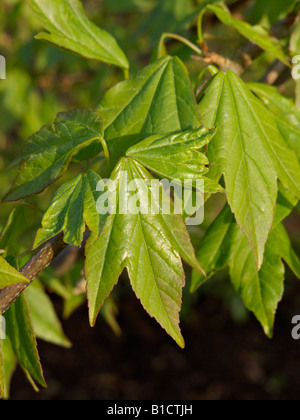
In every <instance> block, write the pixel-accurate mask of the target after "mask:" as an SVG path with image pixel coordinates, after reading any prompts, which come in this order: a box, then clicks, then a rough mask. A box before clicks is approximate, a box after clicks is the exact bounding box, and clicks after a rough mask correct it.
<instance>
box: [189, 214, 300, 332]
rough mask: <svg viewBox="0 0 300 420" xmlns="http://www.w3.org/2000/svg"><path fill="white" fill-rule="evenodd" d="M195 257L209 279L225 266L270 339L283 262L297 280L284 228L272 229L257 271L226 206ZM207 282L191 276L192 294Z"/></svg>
mask: <svg viewBox="0 0 300 420" xmlns="http://www.w3.org/2000/svg"><path fill="white" fill-rule="evenodd" d="M197 257H198V261H199V263H200V264H201V265H202V266H203V268H204V269H205V270H206V273H207V276H208V277H210V276H212V275H213V274H214V273H215V272H216V271H219V270H221V269H223V268H225V267H226V266H229V267H230V278H231V282H232V284H233V286H234V287H235V289H236V291H237V292H238V293H239V295H240V296H241V298H242V300H243V302H244V304H245V306H246V307H247V308H248V309H249V310H250V311H252V312H253V313H254V314H255V316H256V318H257V319H258V320H259V322H260V323H261V325H262V326H263V328H264V331H265V333H266V334H267V335H268V336H269V337H271V336H272V333H273V325H274V318H275V313H276V310H277V306H278V303H279V301H280V300H281V298H282V294H283V283H284V266H283V264H282V260H285V262H286V263H287V264H288V265H289V266H290V268H291V269H292V270H293V271H294V273H295V274H296V276H298V277H299V275H300V261H299V259H298V257H297V256H296V254H295V252H294V251H293V249H292V245H291V242H290V239H289V237H288V235H287V233H286V231H285V229H284V227H283V225H282V224H277V226H276V227H274V228H273V229H272V231H271V233H270V235H269V238H268V241H267V244H266V251H265V258H264V262H263V265H262V267H261V269H260V271H257V269H256V261H255V257H254V255H253V252H252V249H251V247H250V245H249V243H248V241H247V239H246V237H245V236H244V234H243V232H242V231H241V230H240V228H239V227H238V226H237V224H236V223H235V222H234V217H233V215H232V214H231V212H230V209H229V206H225V208H224V209H223V211H222V212H221V213H220V215H219V216H218V217H217V218H216V220H215V221H214V222H213V223H212V225H211V226H210V228H209V229H208V231H207V233H206V235H205V236H204V238H203V240H202V241H201V243H200V248H199V250H198V253H197ZM206 280H207V279H206V278H205V277H204V276H200V275H199V274H197V273H193V276H192V291H195V290H196V289H197V288H198V287H200V286H201V285H202V284H203V283H204V282H205V281H206Z"/></svg>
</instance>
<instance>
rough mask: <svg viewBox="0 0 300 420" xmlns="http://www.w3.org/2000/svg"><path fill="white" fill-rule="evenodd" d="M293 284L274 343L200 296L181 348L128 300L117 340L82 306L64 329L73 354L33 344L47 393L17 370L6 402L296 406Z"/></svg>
mask: <svg viewBox="0 0 300 420" xmlns="http://www.w3.org/2000/svg"><path fill="white" fill-rule="evenodd" d="M294 284H295V290H293V291H292V293H291V296H290V297H289V298H286V299H285V300H284V302H283V303H282V304H281V305H280V309H279V313H278V317H277V324H276V331H275V337H274V339H273V340H268V339H267V338H266V337H265V336H264V334H263V333H262V331H261V328H260V326H259V324H258V323H257V321H256V320H255V319H254V318H253V319H252V318H251V321H250V322H249V323H248V324H247V325H246V326H245V325H244V326H237V325H236V324H235V323H234V322H233V321H232V319H231V317H230V315H229V313H228V312H227V311H226V310H225V309H224V308H223V305H222V303H221V302H220V301H219V300H218V299H216V298H212V297H209V296H204V297H202V298H201V299H200V302H199V303H198V308H197V312H196V311H195V312H194V313H193V315H191V316H190V317H189V322H186V321H185V322H183V328H182V329H183V334H184V336H185V338H186V344H187V346H186V350H180V349H179V348H177V346H176V345H175V344H173V342H172V340H170V339H169V338H168V336H167V335H166V334H165V333H164V332H163V331H162V330H161V329H160V327H159V326H158V325H157V324H156V322H155V321H154V320H151V319H150V318H149V317H148V315H147V314H146V313H145V312H144V311H143V309H142V308H141V306H140V304H139V302H138V301H137V300H136V299H135V297H133V296H129V297H127V298H126V299H125V300H124V299H122V301H123V303H121V306H120V311H121V313H120V317H119V319H120V322H121V326H122V329H123V334H122V336H121V337H116V336H115V335H114V333H113V332H112V331H111V329H110V328H109V327H108V326H107V325H106V324H105V322H104V321H100V322H99V323H98V325H97V327H96V328H95V329H91V328H89V326H88V322H87V314H86V310H85V309H84V308H83V309H81V310H80V311H78V312H77V313H76V314H75V315H74V316H73V317H72V319H71V320H69V321H67V322H65V323H64V328H65V331H66V333H67V335H68V337H69V338H70V339H71V340H72V342H73V343H74V347H73V349H71V350H64V349H60V348H57V347H55V346H52V345H49V344H46V343H42V342H40V343H39V350H40V354H41V359H42V362H43V366H44V370H45V376H46V379H47V382H48V385H49V388H48V389H47V390H42V391H41V392H40V393H38V394H37V393H35V392H34V391H32V390H31V388H30V386H29V385H28V383H27V382H26V380H25V378H24V375H23V373H22V372H21V371H20V370H18V371H17V374H16V375H15V377H14V379H13V383H12V395H11V396H12V399H37V400H66V399H68V400H78V399H84V400H87V399H91V400H96V399H97V400H103V399H105V400H106V399H107V400H111V399H124V400H127V399H128V400H129V399H133V400H134V399H146V400H148V399H158V400H162V399H168V400H170V399H173V400H179V399H181V400H185V399H200V400H211V399H214V400H216V399H217V400H254V399H255V400H256V399H267V400H281V399H289V400H298V399H299V397H300V342H296V341H293V340H292V337H291V329H292V326H291V319H292V317H293V316H294V315H296V314H298V313H299V314H300V305H299V301H298V298H297V296H300V285H299V284H298V283H296V282H295V283H294ZM297 301H298V304H297Z"/></svg>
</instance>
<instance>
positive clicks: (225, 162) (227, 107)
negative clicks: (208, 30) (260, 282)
mask: <svg viewBox="0 0 300 420" xmlns="http://www.w3.org/2000/svg"><path fill="white" fill-rule="evenodd" d="M200 110H201V113H202V117H203V119H204V123H205V125H206V126H208V127H214V126H217V127H218V130H217V133H216V135H215V137H214V138H213V140H212V141H211V143H210V144H209V152H208V159H209V161H210V162H215V164H214V165H213V166H212V167H211V169H210V177H211V178H213V179H215V180H218V179H219V178H220V176H221V175H222V174H224V177H225V183H226V189H227V194H228V202H229V204H230V206H231V209H232V211H233V213H234V214H235V217H236V220H237V222H238V224H239V225H240V227H241V228H242V230H243V231H244V232H245V234H246V236H247V238H248V240H249V242H250V244H251V246H252V248H253V249H254V251H255V255H256V259H257V267H258V268H260V267H261V264H262V261H263V255H264V248H265V243H266V241H267V238H268V235H269V232H270V229H271V227H272V223H273V219H274V209H275V203H276V197H277V188H278V187H277V180H276V178H277V176H278V178H279V179H280V181H281V182H282V184H283V185H284V186H285V187H286V188H288V189H289V190H290V191H291V192H292V193H293V194H294V195H295V196H297V197H298V198H299V197H300V165H299V162H298V160H297V157H296V155H295V153H294V151H293V150H292V149H290V148H289V147H288V145H287V144H286V143H285V141H284V139H283V138H282V136H281V134H280V133H279V131H278V129H277V127H276V121H275V120H274V117H273V115H272V114H271V113H270V112H269V111H268V110H267V109H266V108H265V107H264V105H263V104H262V103H261V101H259V100H258V99H257V98H256V97H255V96H254V95H253V94H252V93H251V91H250V90H249V88H248V87H247V86H246V85H245V83H244V82H243V81H242V80H241V79H240V78H239V77H238V76H236V75H235V74H233V73H232V72H228V73H226V74H225V73H222V72H221V73H218V74H217V75H216V76H215V77H214V78H213V80H212V81H211V82H210V84H209V88H208V91H207V93H206V94H205V96H204V98H203V99H202V101H201V103H200Z"/></svg>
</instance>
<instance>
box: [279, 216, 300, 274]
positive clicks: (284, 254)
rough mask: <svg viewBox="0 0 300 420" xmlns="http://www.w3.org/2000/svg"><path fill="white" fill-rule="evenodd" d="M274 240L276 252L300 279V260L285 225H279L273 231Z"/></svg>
mask: <svg viewBox="0 0 300 420" xmlns="http://www.w3.org/2000/svg"><path fill="white" fill-rule="evenodd" d="M272 240H273V242H272V246H273V248H274V250H276V251H275V252H277V253H278V254H279V255H280V256H281V258H282V259H283V260H284V261H285V262H286V264H287V265H288V266H289V267H290V269H291V270H292V271H293V273H294V274H295V276H297V277H298V279H300V260H299V258H298V256H297V255H296V253H295V251H294V250H293V247H292V243H291V240H290V238H289V236H288V234H287V231H286V229H285V227H284V226H283V224H280V225H278V227H276V229H274V230H273V231H272Z"/></svg>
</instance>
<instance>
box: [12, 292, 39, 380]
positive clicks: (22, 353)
mask: <svg viewBox="0 0 300 420" xmlns="http://www.w3.org/2000/svg"><path fill="white" fill-rule="evenodd" d="M5 319H6V328H7V330H6V332H7V335H8V337H9V339H10V342H11V344H12V348H13V351H14V354H15V356H16V357H17V359H18V362H19V364H20V365H21V367H22V369H23V370H24V372H25V374H26V376H27V377H28V379H29V380H30V381H31V382H32V384H33V385H34V381H36V382H37V383H38V384H40V385H41V386H43V387H46V386H47V385H46V383H45V380H44V376H43V371H42V367H41V364H40V359H39V355H38V350H37V345H36V339H35V334H34V331H33V326H32V322H31V318H30V312H29V307H28V303H27V301H26V298H25V297H24V295H21V296H20V297H19V298H18V299H17V300H16V302H15V303H13V304H12V305H11V306H10V308H9V309H8V311H7V312H6V313H5Z"/></svg>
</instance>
